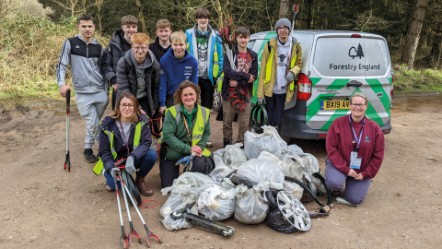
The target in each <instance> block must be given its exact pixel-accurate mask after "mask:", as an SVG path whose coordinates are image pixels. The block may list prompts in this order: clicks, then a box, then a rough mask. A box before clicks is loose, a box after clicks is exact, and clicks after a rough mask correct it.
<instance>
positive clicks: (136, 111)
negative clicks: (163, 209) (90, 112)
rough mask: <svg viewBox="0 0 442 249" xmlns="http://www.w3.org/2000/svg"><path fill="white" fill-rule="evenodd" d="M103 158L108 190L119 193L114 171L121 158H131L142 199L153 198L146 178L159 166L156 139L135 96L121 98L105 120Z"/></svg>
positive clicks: (130, 167)
mask: <svg viewBox="0 0 442 249" xmlns="http://www.w3.org/2000/svg"><path fill="white" fill-rule="evenodd" d="M100 129H101V131H100V148H99V156H100V158H101V160H102V161H103V164H104V169H105V173H104V176H105V177H106V189H107V190H109V191H112V190H114V189H115V185H114V180H113V178H112V176H111V170H112V168H113V167H114V163H115V162H116V161H118V160H119V159H120V158H127V160H126V171H127V172H128V173H129V174H133V173H135V171H136V170H138V171H137V172H136V175H137V177H136V180H135V184H136V186H137V188H138V190H139V191H140V194H142V195H147V196H150V195H153V191H152V190H151V189H150V188H148V187H147V185H146V183H145V182H144V178H145V177H146V175H147V173H149V171H150V170H151V169H152V167H153V166H154V165H155V162H156V159H157V154H156V152H155V150H153V149H151V144H152V135H151V133H150V129H149V124H148V120H147V117H146V116H145V115H142V114H141V112H140V106H139V104H138V101H137V99H136V98H135V96H134V95H132V94H131V93H129V92H126V93H123V94H121V96H120V97H119V98H118V100H117V104H116V108H115V113H114V114H113V115H112V116H110V117H109V116H108V117H106V118H104V120H103V121H102V122H101V126H100Z"/></svg>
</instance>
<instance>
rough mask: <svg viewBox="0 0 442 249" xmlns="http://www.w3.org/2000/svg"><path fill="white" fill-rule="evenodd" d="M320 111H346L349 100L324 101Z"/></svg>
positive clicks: (348, 106) (348, 107)
mask: <svg viewBox="0 0 442 249" xmlns="http://www.w3.org/2000/svg"><path fill="white" fill-rule="evenodd" d="M321 109H322V110H348V109H350V100H324V101H322V105H321Z"/></svg>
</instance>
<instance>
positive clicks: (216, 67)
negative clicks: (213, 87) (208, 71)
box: [212, 41, 219, 79]
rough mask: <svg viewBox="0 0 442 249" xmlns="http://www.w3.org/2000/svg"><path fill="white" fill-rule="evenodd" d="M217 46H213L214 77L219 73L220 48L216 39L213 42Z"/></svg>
mask: <svg viewBox="0 0 442 249" xmlns="http://www.w3.org/2000/svg"><path fill="white" fill-rule="evenodd" d="M213 44H214V45H215V46H214V48H213V69H212V75H213V79H215V78H217V77H218V74H219V62H218V59H219V58H218V49H217V47H216V46H217V45H216V41H215V42H214V43H213Z"/></svg>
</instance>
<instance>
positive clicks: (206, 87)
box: [198, 78, 215, 109]
mask: <svg viewBox="0 0 442 249" xmlns="http://www.w3.org/2000/svg"><path fill="white" fill-rule="evenodd" d="M198 85H199V87H200V88H201V105H202V106H204V107H206V108H209V109H212V105H213V91H214V90H215V87H214V86H213V85H212V82H211V81H210V80H209V79H203V78H198Z"/></svg>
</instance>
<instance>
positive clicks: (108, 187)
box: [105, 184, 115, 192]
mask: <svg viewBox="0 0 442 249" xmlns="http://www.w3.org/2000/svg"><path fill="white" fill-rule="evenodd" d="M105 188H106V190H107V191H109V192H114V191H115V189H113V188H111V186H109V185H107V184H106V186H105Z"/></svg>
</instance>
